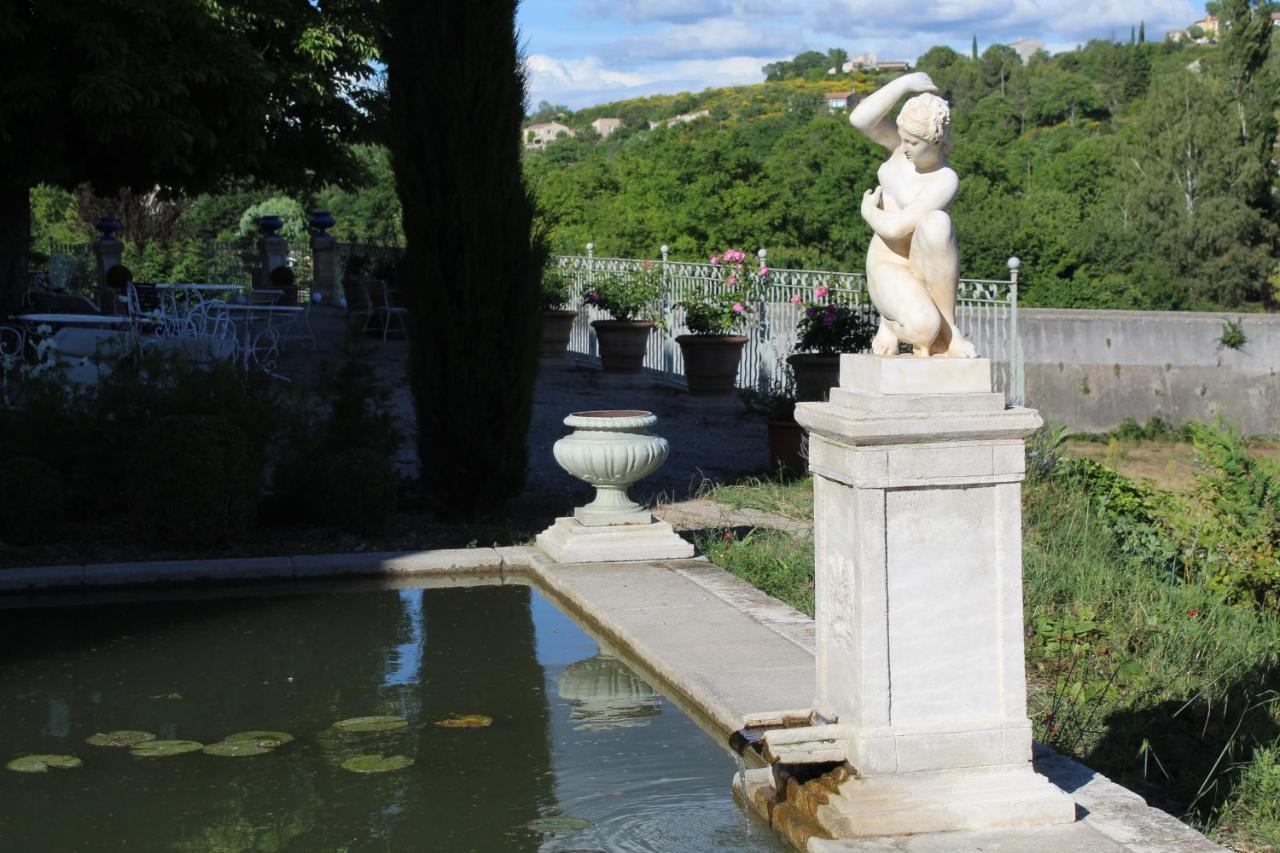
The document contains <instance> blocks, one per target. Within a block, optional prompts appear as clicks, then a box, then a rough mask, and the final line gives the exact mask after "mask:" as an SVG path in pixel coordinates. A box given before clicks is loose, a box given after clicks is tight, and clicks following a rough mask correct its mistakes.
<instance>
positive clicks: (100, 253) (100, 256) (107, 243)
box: [93, 216, 124, 288]
mask: <svg viewBox="0 0 1280 853" xmlns="http://www.w3.org/2000/svg"><path fill="white" fill-rule="evenodd" d="M93 227H94V228H96V229H97V230H98V231H100V232H101V234H100V236H99V237H98V238H97V239H95V240H94V241H93V254H94V257H95V258H97V270H98V287H99V288H104V287H106V286H107V270H109V269H111V268H112V267H115V266H119V265H120V263H121V260H122V259H123V257H124V243H123V242H122V241H121V240H119V239H117V237H116V232H117V231H119V230H120V220H119V219H116V218H115V217H114V216H104V217H102V218H101V219H99V220H98V221H97V222H95V223H94V225H93Z"/></svg>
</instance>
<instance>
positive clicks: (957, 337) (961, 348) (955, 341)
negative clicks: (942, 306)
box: [947, 326, 978, 358]
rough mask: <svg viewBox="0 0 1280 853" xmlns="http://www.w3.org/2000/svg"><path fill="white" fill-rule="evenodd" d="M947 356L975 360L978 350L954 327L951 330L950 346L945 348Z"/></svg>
mask: <svg viewBox="0 0 1280 853" xmlns="http://www.w3.org/2000/svg"><path fill="white" fill-rule="evenodd" d="M947 355H948V356H950V357H951V358H977V357H978V349H977V347H975V346H974V345H973V344H972V343H971V342H970V341H969V339H968V338H966V337H964V336H963V335H961V334H960V330H959V329H957V328H955V327H954V326H953V327H952V328H951V345H950V346H948V347H947Z"/></svg>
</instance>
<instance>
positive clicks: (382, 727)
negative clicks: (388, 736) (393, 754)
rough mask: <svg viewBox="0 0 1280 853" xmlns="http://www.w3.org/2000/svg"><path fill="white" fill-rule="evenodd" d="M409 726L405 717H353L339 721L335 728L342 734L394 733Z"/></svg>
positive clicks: (334, 725)
mask: <svg viewBox="0 0 1280 853" xmlns="http://www.w3.org/2000/svg"><path fill="white" fill-rule="evenodd" d="M408 725H409V721H408V720H406V719H405V718H404V717H351V718H350V719H347V720H338V722H336V723H334V724H333V727H334V728H335V729H337V730H338V731H340V732H393V731H395V730H396V729H403V728H406V727H408Z"/></svg>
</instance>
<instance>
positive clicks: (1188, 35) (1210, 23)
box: [1165, 14, 1276, 44]
mask: <svg viewBox="0 0 1280 853" xmlns="http://www.w3.org/2000/svg"><path fill="white" fill-rule="evenodd" d="M1271 21H1272V23H1273V24H1274V23H1275V21H1276V16H1275V15H1274V14H1273V15H1272V16H1271ZM1220 35H1222V25H1221V23H1220V22H1219V21H1218V17H1217V16H1216V15H1206V16H1205V17H1204V19H1203V20H1199V21H1196V22H1195V23H1194V24H1192V25H1190V26H1189V27H1187V28H1186V29H1185V30H1170V31H1169V32H1167V33H1165V39H1167V40H1168V41H1194V42H1195V43H1196V44H1208V43H1210V42H1213V41H1217V40H1218V36H1220Z"/></svg>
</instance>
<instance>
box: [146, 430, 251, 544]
mask: <svg viewBox="0 0 1280 853" xmlns="http://www.w3.org/2000/svg"><path fill="white" fill-rule="evenodd" d="M129 470H130V475H129V478H130V481H131V482H130V490H129V492H128V493H127V494H129V495H130V496H131V497H132V498H133V501H134V505H133V507H132V510H133V512H134V514H135V516H136V518H137V520H138V523H139V526H140V527H141V530H142V534H143V536H144V537H145V538H146V540H147V541H148V542H151V543H153V544H164V545H169V546H172V547H175V548H180V549H183V550H201V549H205V548H211V547H215V546H218V545H225V544H229V543H231V542H234V541H236V540H237V539H239V538H241V537H242V536H243V535H244V533H245V532H246V531H247V530H248V528H249V527H250V526H251V525H252V524H253V521H254V517H255V514H256V510H257V503H258V498H259V493H260V491H261V484H262V457H261V454H260V453H259V451H258V448H256V447H254V446H252V445H251V444H250V442H249V440H248V439H247V438H245V435H244V433H243V432H241V431H240V430H239V429H238V428H237V427H235V426H234V425H232V424H231V423H230V422H229V421H227V420H226V419H225V418H221V417H215V416H204V415H171V416H169V417H165V418H160V419H159V420H156V421H155V422H154V423H152V424H151V425H150V426H148V427H146V428H145V429H144V430H143V431H142V432H141V433H140V434H139V436H138V442H137V445H136V447H135V449H134V451H133V454H132V456H131V459H130V468H129Z"/></svg>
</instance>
